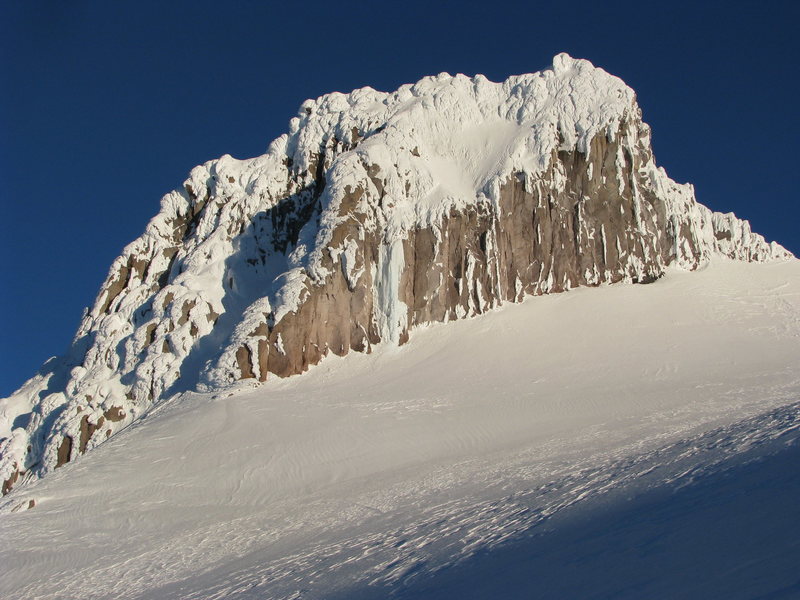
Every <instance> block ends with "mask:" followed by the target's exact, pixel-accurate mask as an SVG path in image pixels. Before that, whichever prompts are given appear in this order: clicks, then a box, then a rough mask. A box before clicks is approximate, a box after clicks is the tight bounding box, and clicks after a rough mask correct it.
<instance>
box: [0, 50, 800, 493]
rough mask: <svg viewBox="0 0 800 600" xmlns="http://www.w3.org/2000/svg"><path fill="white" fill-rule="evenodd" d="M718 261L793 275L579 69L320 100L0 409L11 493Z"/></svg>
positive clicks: (175, 213) (210, 180) (609, 88)
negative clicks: (208, 402)
mask: <svg viewBox="0 0 800 600" xmlns="http://www.w3.org/2000/svg"><path fill="white" fill-rule="evenodd" d="M715 255H719V256H724V257H727V258H729V259H733V260H738V261H772V260H782V259H785V258H789V257H790V256H791V255H790V254H789V253H788V252H787V251H786V250H784V249H783V248H782V247H780V246H779V245H777V244H775V243H774V242H773V243H767V242H766V241H765V240H764V238H763V237H761V236H760V235H757V234H754V233H752V232H751V230H750V226H749V224H748V223H747V222H746V221H742V220H739V219H737V218H736V217H735V216H734V215H733V214H720V213H714V212H712V211H710V210H709V209H707V208H706V207H704V206H702V205H701V204H698V203H697V201H696V200H695V196H694V191H693V188H692V186H691V185H681V184H677V183H675V182H674V181H672V180H671V179H670V178H669V177H668V176H667V174H666V172H665V171H664V170H663V169H662V168H660V167H658V166H656V163H655V160H654V157H653V153H652V150H651V144H650V129H649V127H648V126H647V125H646V124H645V123H644V122H643V121H642V116H641V110H640V109H639V107H638V105H637V103H636V97H635V94H634V92H633V91H632V90H631V89H630V88H629V87H627V86H626V85H625V84H624V83H623V82H622V81H621V80H620V79H618V78H616V77H613V76H611V75H609V74H608V73H606V72H605V71H603V70H601V69H599V68H595V67H594V66H593V65H592V64H591V63H589V62H587V61H585V60H576V59H573V58H571V57H569V56H567V55H565V54H561V55H559V56H556V57H555V59H554V61H553V65H552V67H551V68H548V69H546V70H543V71H541V72H538V73H534V74H529V75H520V76H514V77H510V78H509V79H507V80H506V81H504V82H501V83H493V82H491V81H489V80H487V79H486V78H485V77H483V76H481V75H477V76H475V77H467V76H464V75H456V76H451V75H448V74H446V73H443V74H440V75H438V76H435V77H426V78H424V79H422V80H420V81H419V82H417V83H415V84H413V85H405V86H402V87H401V88H400V89H398V90H397V91H395V92H392V93H384V92H378V91H375V90H373V89H371V88H363V89H359V90H355V91H353V92H351V93H349V94H341V93H332V94H328V95H325V96H322V97H320V98H318V99H317V100H308V101H306V102H305V103H303V104H302V106H301V107H300V110H299V113H298V115H297V116H296V117H295V118H293V119H292V120H291V122H290V125H289V132H288V133H287V134H285V135H282V136H281V137H279V138H278V139H276V140H275V141H273V142H272V144H271V145H270V146H269V150H268V152H267V153H266V154H264V155H262V156H259V157H256V158H253V159H249V160H236V159H234V158H231V157H230V156H223V157H222V158H220V159H218V160H213V161H210V162H208V163H206V164H204V165H202V166H199V167H196V168H195V169H193V170H192V172H191V174H190V176H189V178H188V179H187V180H186V182H185V183H184V185H183V187H182V188H181V189H178V190H175V191H173V192H170V193H169V194H167V195H166V196H164V198H163V199H162V202H161V210H160V211H159V213H158V214H157V215H156V216H155V217H154V218H153V219H152V221H151V222H150V223H149V224H148V225H147V228H146V229H145V232H144V234H143V235H142V236H141V237H139V238H138V239H136V240H135V241H134V242H132V243H131V244H130V245H128V246H127V247H126V248H125V249H124V251H123V253H122V255H121V256H120V257H119V258H117V259H116V260H115V261H114V263H113V264H112V266H111V269H110V271H109V274H108V277H107V279H106V281H105V283H104V284H103V285H102V287H101V289H100V292H99V294H98V296H97V300H96V301H95V303H94V306H93V307H92V308H91V309H90V310H89V311H88V312H87V314H86V315H85V316H84V318H83V320H82V323H81V325H80V328H79V329H78V332H77V334H76V336H75V340H74V342H73V344H72V346H71V348H70V349H69V351H68V352H67V354H66V355H65V356H63V357H59V358H54V359H51V360H50V361H48V362H47V363H46V364H45V365H44V367H43V368H42V369H41V371H40V372H39V373H38V374H37V375H35V376H34V377H33V378H32V379H30V380H29V381H28V382H27V383H25V384H24V385H23V386H22V388H20V389H19V390H18V391H17V392H16V393H15V394H14V395H12V396H11V397H10V398H7V399H5V400H3V401H2V403H3V404H2V408H3V410H2V412H0V436H2V442H1V443H0V481H2V482H3V485H2V491H3V494H6V493H8V492H9V491H10V490H11V489H12V488H13V487H15V486H18V485H20V483H22V482H24V481H26V480H28V479H32V478H36V477H40V476H42V475H44V474H46V473H48V472H49V471H51V470H53V469H55V468H58V467H60V466H61V465H63V464H65V463H67V462H69V461H71V460H74V459H75V458H76V457H78V456H79V455H81V454H83V453H84V452H86V451H88V450H90V449H91V448H93V447H95V446H97V445H98V444H100V443H102V442H103V441H105V440H106V439H107V438H109V437H110V436H112V435H113V434H114V433H116V432H118V431H120V430H121V429H123V428H124V427H126V426H128V425H130V424H131V423H132V422H133V421H135V420H137V419H139V418H140V417H142V416H143V415H144V414H146V413H147V412H148V411H149V410H151V409H152V408H153V407H154V406H156V405H158V404H159V403H162V402H164V401H165V400H166V399H168V398H170V397H172V396H174V395H175V394H177V393H180V392H183V391H187V390H194V389H200V390H204V391H209V390H220V389H223V388H226V387H228V386H230V385H231V384H234V383H236V382H238V381H240V380H251V381H265V380H266V379H268V378H270V377H273V376H277V377H287V376H290V375H295V374H298V373H302V372H303V371H305V370H306V369H308V368H309V366H311V365H314V364H316V363H318V362H319V361H320V360H322V358H324V357H325V356H326V355H328V354H329V353H333V354H336V355H344V354H347V353H348V352H350V351H357V352H370V351H371V350H372V348H373V347H374V346H375V345H376V344H381V343H388V344H403V343H404V342H406V341H407V340H408V338H409V335H410V332H411V330H413V328H414V327H415V326H417V325H422V324H425V323H431V322H445V321H450V320H454V319H463V318H467V317H472V316H475V315H479V314H481V313H484V312H486V311H488V310H491V309H493V308H495V307H497V306H499V305H501V304H503V303H506V302H519V301H521V300H522V299H523V298H525V297H526V296H531V295H540V294H548V293H554V292H562V291H566V290H568V289H570V288H574V287H577V286H599V285H604V284H610V283H618V282H628V283H641V284H646V283H650V282H652V281H654V280H656V279H658V278H659V277H661V275H663V274H664V272H665V269H667V268H668V267H676V268H680V269H686V270H694V269H697V268H698V267H699V266H702V265H704V264H705V263H707V262H708V261H709V260H710V258H712V257H713V256H715Z"/></svg>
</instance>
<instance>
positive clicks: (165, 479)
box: [0, 261, 800, 599]
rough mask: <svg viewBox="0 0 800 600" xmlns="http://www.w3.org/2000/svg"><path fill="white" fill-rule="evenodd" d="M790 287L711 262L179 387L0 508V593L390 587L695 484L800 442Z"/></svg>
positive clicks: (781, 276)
mask: <svg viewBox="0 0 800 600" xmlns="http://www.w3.org/2000/svg"><path fill="white" fill-rule="evenodd" d="M799 275H800V261H788V262H786V263H779V264H771V265H747V264H740V263H730V262H727V261H719V262H717V263H715V264H712V266H710V267H709V268H707V269H705V270H703V271H701V272H698V273H682V272H677V271H676V272H671V273H670V274H669V275H668V276H667V277H666V278H664V279H663V280H660V281H659V282H657V283H655V284H651V285H648V286H611V287H603V288H600V289H596V290H588V289H581V290H575V291H571V292H569V293H567V294H562V295H559V296H552V297H541V298H532V299H529V300H528V301H526V302H525V303H523V304H521V305H512V306H508V307H505V308H504V309H502V310H500V311H497V312H494V313H491V314H488V315H486V316H484V317H481V318H479V319H473V320H469V321H463V322H456V323H450V324H447V325H441V326H433V327H428V328H425V329H421V330H417V331H415V332H414V334H413V335H412V340H411V343H410V344H409V345H408V346H405V347H403V348H399V349H398V348H388V347H387V348H384V349H382V350H381V351H380V352H377V353H375V354H374V355H371V356H356V355H353V356H349V357H346V358H344V359H338V358H332V359H328V360H326V361H325V362H324V363H323V364H322V365H321V366H319V367H317V368H315V369H312V371H311V372H309V373H308V374H307V375H304V376H302V377H298V378H292V379H288V380H280V381H273V382H269V383H268V384H267V385H264V386H263V387H261V388H257V389H255V390H251V389H250V388H249V387H248V386H245V385H242V386H241V388H240V390H239V391H238V392H236V393H232V395H229V393H223V394H218V395H214V396H212V395H200V394H186V395H184V396H183V397H181V398H179V399H177V400H176V401H174V402H172V403H170V404H168V405H165V406H163V407H162V408H160V409H159V410H157V411H155V412H154V413H152V414H151V415H149V416H148V417H146V418H145V419H143V420H141V421H139V422H137V423H135V424H134V425H133V426H131V427H129V428H128V429H127V430H126V431H125V432H123V433H122V434H120V435H119V436H117V437H115V438H114V439H112V440H110V441H109V442H108V443H106V444H104V445H103V446H101V447H99V448H97V449H96V450H94V451H93V452H92V453H91V454H89V455H87V456H86V457H84V458H82V459H80V460H78V461H76V462H75V463H71V464H69V465H67V466H66V467H64V468H63V469H59V471H57V472H55V473H53V474H52V475H51V476H49V477H47V478H45V479H43V480H41V481H39V482H36V483H34V484H32V485H30V486H28V487H25V488H23V489H22V490H21V491H20V493H12V494H11V495H10V496H8V497H7V498H6V499H4V503H3V504H2V506H1V507H0V508H2V510H3V512H5V513H6V514H3V515H2V516H0V536H2V539H3V540H6V543H5V544H4V545H3V547H2V548H0V564H1V565H3V566H2V568H0V595H2V597H4V598H141V599H145V598H152V599H155V598H165V599H166V598H204V599H217V598H230V597H240V598H330V597H337V595H339V596H341V597H359V598H360V597H362V596H363V597H371V596H369V594H370V593H372V594H374V596H375V597H382V595H381V594H383V595H385V590H387V589H389V590H395V591H398V592H399V591H401V590H402V589H404V587H405V586H407V585H409V584H411V583H414V582H415V581H418V580H420V579H423V578H425V577H427V576H429V575H431V574H432V573H436V572H438V571H441V570H443V569H446V568H448V567H449V566H452V565H454V564H457V563H459V562H463V561H465V560H468V559H469V558H470V557H473V556H475V555H476V554H477V553H482V552H489V551H492V550H493V549H494V548H497V547H502V546H503V545H505V544H509V543H512V542H513V541H514V540H517V539H519V538H520V537H522V536H525V535H529V534H530V533H531V532H535V531H538V530H540V529H542V528H547V527H548V526H549V525H548V524H550V523H554V522H557V518H558V517H559V516H560V515H562V514H568V513H569V512H570V511H573V510H579V509H580V507H582V506H590V505H592V503H593V502H598V501H600V500H601V499H602V498H612V499H613V497H614V495H615V494H622V495H630V494H635V493H637V490H638V491H641V490H646V489H650V488H654V487H658V486H663V485H668V486H673V487H679V486H682V485H688V484H690V483H691V482H692V481H694V480H696V479H697V478H702V477H703V476H704V475H705V474H707V473H713V472H715V470H719V469H724V468H726V465H727V464H728V463H729V462H730V461H735V460H738V459H743V458H742V457H745V456H749V455H750V454H755V455H758V454H759V453H762V454H763V453H764V452H769V451H772V450H770V449H771V448H774V447H778V446H781V445H783V444H785V443H788V441H791V440H794V439H795V438H796V437H797V431H798V425H800V404H798V401H800V393H799V392H800V372H798V369H797V366H798V357H800V318H799V317H798V316H799V315H800V276H799ZM737 457H739V458H738V459H737ZM30 499H34V500H35V501H36V506H35V507H34V508H33V509H32V510H16V512H11V511H12V510H15V509H19V508H21V507H24V506H26V505H27V503H28V501H29V500H30ZM609 501H610V500H609ZM9 541H10V543H9Z"/></svg>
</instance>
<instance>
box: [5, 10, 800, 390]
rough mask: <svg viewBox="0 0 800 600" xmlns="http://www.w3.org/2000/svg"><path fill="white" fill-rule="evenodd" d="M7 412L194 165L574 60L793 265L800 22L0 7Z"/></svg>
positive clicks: (640, 14) (701, 195)
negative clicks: (631, 103) (440, 81)
mask: <svg viewBox="0 0 800 600" xmlns="http://www.w3.org/2000/svg"><path fill="white" fill-rule="evenodd" d="M2 7H3V10H2V17H1V18H0V181H2V186H0V200H1V201H2V209H3V213H2V228H1V229H0V252H2V261H1V262H0V265H2V267H1V269H2V270H1V271H0V281H1V282H2V283H1V284H0V319H2V325H3V330H2V331H3V333H2V336H0V365H2V366H0V396H3V395H6V394H8V393H10V392H12V391H13V390H14V389H15V388H17V387H18V386H19V385H21V384H22V383H23V382H24V380H25V379H27V378H28V377H30V376H31V375H33V374H34V373H35V372H36V370H37V369H38V367H39V366H40V365H41V363H42V362H43V361H44V360H46V359H47V358H48V357H50V356H53V355H56V354H61V353H62V352H64V350H65V349H66V347H67V346H68V344H69V342H70V340H71V338H72V335H73V334H74V331H75V328H76V327H77V324H78V322H79V320H80V317H81V313H82V311H83V309H84V307H86V306H87V305H89V304H91V303H92V302H93V300H94V297H95V295H96V293H97V291H98V288H99V286H100V284H101V283H102V281H103V279H104V278H105V276H106V274H107V271H108V268H109V266H110V265H111V262H112V260H113V259H114V258H115V257H116V256H117V255H118V254H119V253H120V251H121V250H122V248H123V247H124V246H125V245H126V244H127V243H129V242H130V241H132V240H133V239H134V238H135V237H137V236H138V235H139V234H141V232H142V231H143V230H144V227H145V225H146V223H147V221H148V220H149V219H150V217H152V216H153V215H154V214H155V213H156V211H157V210H158V206H159V200H160V198H161V196H162V195H164V194H165V193H166V192H168V191H169V190H171V189H173V188H175V187H177V186H179V185H180V184H181V183H182V181H183V180H184V178H185V176H186V175H187V174H188V172H189V170H190V169H191V168H192V167H193V166H194V165H196V164H200V163H202V162H205V161H206V160H209V159H212V158H216V157H218V156H220V155H222V154H225V153H227V154H231V155H233V156H235V157H237V158H247V157H251V156H255V155H258V154H262V153H263V152H265V151H266V148H267V146H268V144H269V142H270V141H271V140H272V139H274V138H275V137H277V136H278V135H280V134H281V133H283V132H284V131H285V130H286V129H287V126H288V121H289V119H290V118H291V117H292V116H294V115H295V113H296V111H297V109H298V107H299V106H300V104H301V103H302V101H303V100H304V99H306V98H309V97H316V96H319V95H321V94H323V93H326V92H330V91H334V90H337V91H341V92H347V91H350V90H352V89H354V88H357V87H362V86H365V85H369V86H372V87H374V88H376V89H379V90H384V91H391V90H394V89H396V88H397V87H398V86H399V85H401V84H403V83H409V82H414V81H417V80H418V79H420V78H421V77H423V76H425V75H430V74H436V73H439V72H442V71H447V72H449V73H457V72H460V73H466V74H468V75H473V74H475V73H483V74H484V75H486V76H487V77H488V78H489V79H492V80H494V81H497V80H502V79H504V78H506V77H507V76H508V75H511V74H516V73H526V72H533V71H537V70H540V69H542V68H545V67H547V66H549V65H550V62H551V59H552V57H553V56H554V55H555V54H557V53H559V52H562V51H565V52H569V53H570V54H571V55H572V56H575V57H580V58H587V59H589V60H591V61H592V62H593V63H594V64H596V65H598V66H600V67H602V68H604V69H605V70H607V71H609V72H610V73H612V74H615V75H618V76H620V77H621V78H622V79H624V80H625V81H626V82H627V83H628V84H629V85H630V86H631V87H633V88H634V89H635V90H636V91H637V94H638V98H639V103H640V105H641V106H642V109H643V111H644V118H645V121H647V122H648V123H649V124H650V125H651V126H652V127H653V132H654V133H653V143H654V149H655V154H656V159H657V161H658V163H659V164H660V165H662V166H663V167H665V168H666V170H667V172H668V173H669V174H670V176H671V177H673V178H674V179H676V180H677V181H680V182H685V181H690V182H692V183H694V184H695V187H696V190H697V195H698V199H699V201H700V202H702V203H704V204H706V205H708V206H710V207H711V208H713V209H715V210H721V211H726V212H727V211H734V212H736V214H737V215H738V216H740V217H743V218H747V219H749V220H750V221H751V223H752V225H753V229H754V230H755V231H758V232H760V233H762V234H764V235H765V236H766V237H767V239H769V240H777V241H779V242H780V243H782V244H784V245H785V246H786V247H787V248H789V249H790V250H792V251H793V252H795V253H796V254H798V253H800V235H799V234H798V231H797V226H798V221H799V220H800V208H798V203H797V197H796V195H797V188H798V183H799V180H800V175H799V174H800V169H799V168H798V167H797V165H796V162H797V159H796V157H795V155H794V150H795V149H796V143H797V142H798V140H800V120H799V119H798V116H797V98H798V91H800V83H798V62H800V60H799V59H800V43H798V41H797V27H798V23H800V3H797V2H779V1H778V2H769V1H763V0H762V1H760V2H736V1H729V2H681V1H673V2H659V3H655V2H653V3H650V2H614V1H604V2H599V1H597V0H594V1H591V2H583V1H581V0H571V1H570V2H541V3H539V2H532V1H529V2H508V1H503V0H491V1H490V0H484V2H474V3H473V2H447V1H440V2H432V1H430V0H428V1H426V2H418V1H416V0H406V1H404V2H391V3H389V2H386V3H382V2H350V1H346V0H338V1H336V2H333V1H331V2H315V1H310V0H307V1H304V2H271V1H266V0H265V1H263V2H256V1H231V2H219V1H217V2H206V1H202V0H195V1H192V2H180V1H170V2H148V1H138V2H123V1H119V2H87V1H81V0H71V1H69V2H64V1H63V0H51V1H36V0H29V1H25V2H4V3H3V5H2Z"/></svg>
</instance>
